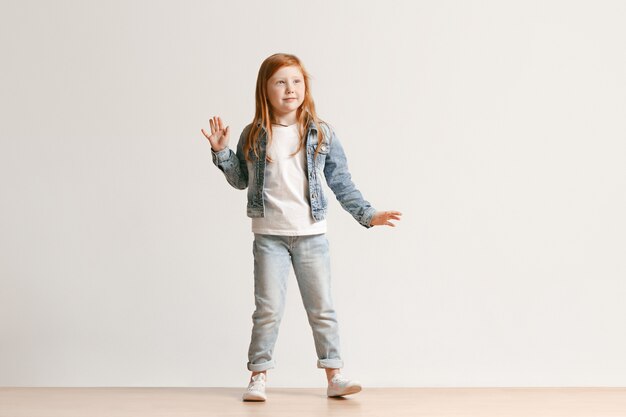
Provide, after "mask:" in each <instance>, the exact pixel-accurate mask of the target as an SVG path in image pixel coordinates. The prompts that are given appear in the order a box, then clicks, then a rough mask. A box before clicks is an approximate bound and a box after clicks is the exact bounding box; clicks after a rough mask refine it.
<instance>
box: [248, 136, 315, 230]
mask: <svg viewBox="0 0 626 417" xmlns="http://www.w3.org/2000/svg"><path fill="white" fill-rule="evenodd" d="M272 133H273V136H272V143H271V145H270V146H269V147H268V149H267V153H268V155H269V157H270V158H271V159H272V162H267V163H266V165H265V187H264V189H263V200H264V202H265V217H254V218H252V232H253V233H260V234H268V235H283V236H284V235H287V236H298V235H315V234H319V233H326V220H322V221H319V222H316V221H315V220H314V219H313V216H312V214H311V206H310V204H309V180H308V178H307V168H306V154H305V147H304V146H303V147H302V149H301V150H300V152H298V153H297V154H296V155H294V156H292V155H291V154H293V153H294V152H295V151H296V149H298V145H299V143H300V138H299V134H298V125H297V124H293V125H291V126H287V127H285V126H280V125H272Z"/></svg>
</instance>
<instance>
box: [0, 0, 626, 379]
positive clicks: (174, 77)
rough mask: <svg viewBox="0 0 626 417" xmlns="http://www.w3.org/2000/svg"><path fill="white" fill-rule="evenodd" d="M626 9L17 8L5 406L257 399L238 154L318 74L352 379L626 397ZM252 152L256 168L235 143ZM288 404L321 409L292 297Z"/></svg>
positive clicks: (440, 5) (410, 4) (613, 5)
mask: <svg viewBox="0 0 626 417" xmlns="http://www.w3.org/2000/svg"><path fill="white" fill-rule="evenodd" d="M624 21H626V5H625V3H624V2H620V1H613V2H611V1H593V2H592V1H565V0H563V1H504V2H503V1H480V2H478V1H474V2H465V1H447V2H442V1H429V2H425V1H422V2H415V1H394V2H383V3H381V2H377V1H370V2H364V1H356V0H354V1H343V2H335V1H321V2H320V1H316V2H304V1H274V2H267V1H264V2H255V1H249V2H243V1H239V2H238V1H186V2H174V1H164V0H158V1H155V0H151V1H141V2H140V1H132V2H127V1H107V2H95V1H56V2H47V1H41V0H40V1H19V2H18V1H13V2H11V1H5V2H2V4H1V6H0V47H1V50H2V58H1V59H2V71H1V73H0V74H1V75H0V89H1V90H0V91H1V92H0V114H1V116H0V117H1V118H2V123H1V124H0V133H1V142H0V146H1V149H0V186H1V189H2V192H1V194H0V230H1V232H0V257H1V258H0V280H1V281H0V385H4V386H245V384H246V381H247V378H248V371H247V370H246V368H245V363H246V361H247V357H246V355H247V349H248V342H249V336H250V329H251V324H252V321H251V314H252V311H253V308H254V299H253V292H252V291H253V281H252V234H251V232H250V224H249V219H248V218H247V217H246V215H245V192H242V191H237V190H235V189H233V188H231V187H230V186H228V185H227V183H226V181H225V180H224V178H223V176H222V174H221V172H220V171H219V170H217V169H216V168H215V167H214V166H213V164H212V162H211V158H210V151H209V145H208V142H207V141H206V139H205V138H204V137H203V136H202V134H201V133H200V129H201V128H203V127H204V128H205V129H207V128H208V119H209V117H211V116H213V115H221V116H222V117H223V118H224V119H225V120H226V122H227V123H228V124H230V126H231V127H232V131H233V138H232V139H231V140H232V142H236V139H237V138H238V137H239V133H240V132H241V130H242V129H243V127H244V126H245V125H246V124H247V123H249V122H250V120H251V118H252V116H253V111H254V85H255V81H256V75H257V71H258V68H259V66H260V64H261V62H262V61H263V59H264V58H265V57H267V56H269V55H271V54H272V53H275V52H289V53H294V54H296V55H298V56H299V57H300V58H301V59H302V60H303V62H304V63H305V65H306V67H307V69H308V70H309V71H310V72H311V73H312V74H313V77H314V79H313V85H312V91H313V95H314V97H315V100H316V105H317V108H318V111H319V114H320V116H321V117H322V118H324V119H326V120H328V121H330V122H331V123H332V124H333V125H334V126H335V128H336V130H337V133H338V135H339V137H340V138H341V139H342V142H343V144H344V147H345V149H346V152H347V155H348V158H349V162H350V168H351V171H352V174H353V178H354V179H355V181H356V183H357V185H358V186H359V188H360V189H361V191H362V192H363V193H364V195H365V197H366V198H367V199H368V200H370V201H371V202H372V203H373V204H374V205H375V206H376V207H377V208H379V209H395V210H400V211H402V212H403V213H404V219H403V220H402V222H401V223H400V224H399V225H398V227H397V228H395V229H392V228H382V227H379V228H373V229H370V230H366V229H364V228H362V227H361V226H359V225H358V224H357V223H356V222H355V221H354V220H353V219H352V218H351V217H350V216H349V215H348V214H347V213H346V212H344V211H343V210H342V209H341V207H340V206H339V204H338V203H337V202H336V201H334V200H333V199H331V208H330V210H331V212H330V217H329V232H328V235H329V240H330V242H331V251H332V267H333V274H334V275H333V280H334V281H333V286H334V287H333V290H334V298H335V303H336V308H337V311H338V315H339V320H340V327H341V337H342V345H343V356H344V359H345V361H346V368H345V373H346V374H347V375H349V376H352V377H356V378H359V379H360V380H361V381H362V382H363V383H364V384H365V385H366V386H624V385H626V359H625V356H624V352H626V336H625V333H624V331H623V328H624V317H626V303H625V302H624V299H625V297H626V284H625V282H624V278H625V277H626V256H624V255H625V254H626V238H625V236H626V220H625V218H624V215H623V213H624V212H625V211H626V197H625V195H626V194H625V193H624V190H625V187H626V169H625V168H624V157H625V156H626V142H625V140H624V139H625V134H626V125H625V124H624V116H625V114H626V113H625V112H626V99H625V98H626V83H625V82H624V74H626V49H625V48H624V42H623V40H624V39H626V28H625V26H624V24H623V23H624ZM233 146H234V143H233ZM290 285H291V287H290V290H289V293H288V297H289V300H288V306H287V310H286V313H285V318H284V321H283V324H282V327H281V331H280V336H279V339H278V344H277V347H276V359H277V362H278V367H277V368H276V369H274V370H273V371H271V373H270V381H271V385H273V386H319V387H321V386H323V384H324V379H323V374H322V371H320V370H317V369H316V368H315V361H316V356H315V351H314V347H313V339H312V336H311V331H310V328H309V327H308V324H307V321H306V317H305V314H304V310H303V308H302V306H301V301H300V299H299V294H298V291H297V285H295V280H294V278H293V276H292V277H291V281H290Z"/></svg>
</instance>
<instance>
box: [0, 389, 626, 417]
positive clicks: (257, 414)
mask: <svg viewBox="0 0 626 417" xmlns="http://www.w3.org/2000/svg"><path fill="white" fill-rule="evenodd" d="M242 392H243V388H0V417H101V416H102V417H104V416H106V417H122V416H123V417H127V416H128V417H131V416H132V417H143V416H151V417H155V416H158V417H168V416H176V417H191V416H193V417H200V416H202V417H212V416H233V417H234V416H254V417H262V416H272V417H282V416H285V417H287V416H289V417H308V416H315V417H320V416H341V417H349V416H372V417H373V416H376V417H383V416H392V417H403V416H411V417H418V416H428V417H438V416H442V417H443V416H455V417H460V416H472V417H483V416H484V417H487V416H489V417H517V416H520V417H522V416H523V417H556V416H563V417H579V416H580V417H582V416H585V417H613V416H615V417H626V388H364V390H363V391H362V392H361V393H359V394H356V395H353V396H348V397H345V398H344V399H332V398H327V397H326V395H325V394H326V392H325V389H322V388H306V389H305V388H302V389H296V388H268V390H267V395H268V401H267V402H265V403H249V402H242V401H241V394H242Z"/></svg>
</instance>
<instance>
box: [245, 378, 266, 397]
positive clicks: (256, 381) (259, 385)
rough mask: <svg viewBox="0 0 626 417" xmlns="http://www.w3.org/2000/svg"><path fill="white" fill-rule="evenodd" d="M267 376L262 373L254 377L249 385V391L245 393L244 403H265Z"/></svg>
mask: <svg viewBox="0 0 626 417" xmlns="http://www.w3.org/2000/svg"><path fill="white" fill-rule="evenodd" d="M266 399H267V396H266V395H265V374H264V373H260V374H256V375H255V376H253V377H252V381H250V384H248V390H247V391H246V392H244V393H243V400H244V401H265V400H266Z"/></svg>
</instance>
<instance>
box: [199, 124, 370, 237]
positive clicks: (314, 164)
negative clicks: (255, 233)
mask: <svg viewBox="0 0 626 417" xmlns="http://www.w3.org/2000/svg"><path fill="white" fill-rule="evenodd" d="M320 125H321V126H322V128H323V129H324V131H325V133H326V134H325V135H324V143H323V144H322V146H321V147H320V151H319V153H318V155H317V158H315V157H314V155H315V149H316V147H317V127H316V126H315V124H314V123H313V122H311V123H310V124H309V126H308V128H307V131H306V159H307V164H306V165H307V175H308V178H309V196H308V197H309V199H308V200H309V204H310V206H311V214H312V216H313V218H314V219H315V220H316V221H320V220H323V219H324V218H326V213H327V210H328V199H327V196H326V194H325V192H324V189H323V188H322V178H325V180H326V183H327V184H328V187H329V188H330V189H331V190H332V191H333V193H334V194H335V197H336V198H337V200H338V201H339V203H340V204H341V206H342V207H343V208H344V209H345V210H346V211H347V212H348V213H350V214H351V215H352V217H354V218H355V219H356V221H357V222H359V224H361V225H362V226H364V227H366V228H370V227H372V226H371V225H370V222H371V220H372V217H373V216H374V213H375V212H376V209H374V208H373V207H372V206H371V204H370V203H369V202H368V201H366V200H365V199H363V196H362V195H361V192H360V191H359V190H358V189H357V188H356V186H355V185H354V183H353V182H352V179H351V176H350V172H349V171H348V162H347V160H346V155H345V153H344V151H343V148H342V146H341V143H340V142H339V139H338V138H337V136H336V135H335V132H334V131H333V130H332V129H330V127H329V126H328V125H326V124H320ZM251 127H252V124H249V125H248V126H246V127H245V128H244V130H243V132H242V133H241V136H240V137H239V143H238V144H237V153H236V154H235V152H233V151H232V150H231V149H229V148H228V147H227V148H225V149H222V150H221V151H218V152H213V150H212V149H211V156H212V158H213V163H214V164H215V165H216V166H217V167H218V168H219V169H220V170H221V171H222V172H223V173H224V175H225V176H226V180H227V181H228V183H229V184H230V185H232V186H233V187H235V188H237V189H239V190H243V189H245V188H246V187H248V206H247V215H248V217H263V216H264V213H265V204H264V201H263V188H264V179H265V164H266V161H265V157H266V145H267V131H266V130H265V128H262V129H261V132H260V141H259V157H258V158H257V157H256V156H255V155H254V153H253V152H250V157H251V162H249V161H246V158H245V156H244V152H243V145H244V142H245V140H246V138H247V137H248V132H249V131H250V128H251ZM249 168H250V169H251V170H252V172H250V170H249Z"/></svg>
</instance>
